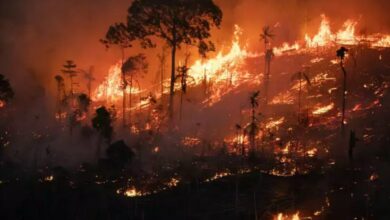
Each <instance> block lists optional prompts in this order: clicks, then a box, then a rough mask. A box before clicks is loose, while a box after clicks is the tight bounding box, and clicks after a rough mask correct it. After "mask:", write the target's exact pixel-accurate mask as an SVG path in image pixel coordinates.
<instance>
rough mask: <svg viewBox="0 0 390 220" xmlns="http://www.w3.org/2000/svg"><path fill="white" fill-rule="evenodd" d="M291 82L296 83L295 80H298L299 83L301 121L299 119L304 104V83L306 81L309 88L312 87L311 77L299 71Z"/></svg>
mask: <svg viewBox="0 0 390 220" xmlns="http://www.w3.org/2000/svg"><path fill="white" fill-rule="evenodd" d="M291 80H293V81H295V80H298V81H299V88H298V120H299V119H300V118H299V115H300V114H301V107H302V106H301V102H302V82H303V81H305V82H306V84H307V86H310V85H311V83H310V79H309V77H308V76H307V75H306V73H304V72H302V71H299V72H297V73H295V74H294V75H293V76H292V77H291Z"/></svg>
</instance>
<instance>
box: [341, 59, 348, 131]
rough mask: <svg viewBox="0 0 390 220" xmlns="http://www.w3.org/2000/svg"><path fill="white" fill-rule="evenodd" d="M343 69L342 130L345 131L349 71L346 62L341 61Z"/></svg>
mask: <svg viewBox="0 0 390 220" xmlns="http://www.w3.org/2000/svg"><path fill="white" fill-rule="evenodd" d="M340 66H341V70H342V71H343V101H342V112H341V131H342V132H343V133H344V127H345V124H344V120H345V106H346V98H347V97H346V96H347V71H346V70H345V68H344V63H343V61H342V60H341V62H340Z"/></svg>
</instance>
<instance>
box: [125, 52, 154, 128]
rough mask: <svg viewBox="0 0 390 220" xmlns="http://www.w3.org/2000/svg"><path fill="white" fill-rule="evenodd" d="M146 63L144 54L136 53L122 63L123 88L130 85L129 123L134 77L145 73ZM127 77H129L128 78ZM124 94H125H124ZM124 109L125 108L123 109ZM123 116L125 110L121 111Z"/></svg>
mask: <svg viewBox="0 0 390 220" xmlns="http://www.w3.org/2000/svg"><path fill="white" fill-rule="evenodd" d="M147 68H148V64H147V62H146V57H145V55H144V54H138V55H136V56H131V57H129V58H128V59H127V60H126V61H125V62H124V63H123V65H122V68H121V70H122V72H123V74H124V76H125V79H124V81H123V82H124V88H123V89H124V90H126V89H127V85H129V87H130V91H129V105H130V106H129V108H130V112H129V122H130V123H131V107H132V94H131V93H132V89H133V82H134V78H135V77H137V75H138V74H140V73H146V71H147ZM128 78H129V79H128ZM124 95H126V94H124ZM124 111H125V110H124ZM123 117H125V112H123Z"/></svg>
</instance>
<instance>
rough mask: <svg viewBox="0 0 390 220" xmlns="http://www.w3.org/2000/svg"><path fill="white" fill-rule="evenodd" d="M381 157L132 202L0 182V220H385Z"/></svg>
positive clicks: (56, 184)
mask: <svg viewBox="0 0 390 220" xmlns="http://www.w3.org/2000/svg"><path fill="white" fill-rule="evenodd" d="M384 157H387V155H381V156H378V155H377V156H373V157H370V160H357V161H354V164H353V165H351V164H348V165H338V164H337V163H336V165H334V166H333V167H332V168H331V169H330V170H328V171H327V172H318V173H311V174H310V175H306V176H295V177H275V176H270V175H267V174H262V173H260V172H252V173H248V174H242V175H239V176H228V177H224V178H221V179H218V180H215V181H213V182H209V183H201V184H195V183H193V184H181V185H179V186H178V187H176V188H174V189H171V190H167V191H163V192H161V193H158V194H154V195H150V196H145V197H137V198H128V197H124V196H123V195H118V194H116V193H115V190H116V189H114V188H113V187H112V186H109V185H98V184H93V183H91V182H88V181H86V182H85V183H84V184H77V186H76V185H74V184H72V181H71V180H69V179H66V177H65V176H63V177H58V176H57V177H56V179H55V180H53V181H51V182H39V181H37V180H36V178H35V177H28V178H25V179H17V180H15V181H9V182H2V184H0V210H1V211H0V219H256V218H255V216H256V215H257V219H273V218H274V217H275V215H276V214H277V213H279V212H282V213H285V214H294V213H296V212H298V211H299V215H300V217H301V219H390V205H389V204H390V187H389V183H390V181H389V179H388V177H386V175H387V174H386V173H383V172H385V170H386V169H381V171H379V172H374V174H375V175H372V174H373V173H372V172H373V169H374V168H375V167H377V166H381V167H382V168H383V167H389V163H388V162H384V161H383V159H384ZM351 167H354V168H353V170H354V171H352V170H351ZM387 171H388V170H387Z"/></svg>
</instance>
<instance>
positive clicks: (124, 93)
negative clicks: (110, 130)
mask: <svg viewBox="0 0 390 220" xmlns="http://www.w3.org/2000/svg"><path fill="white" fill-rule="evenodd" d="M121 53H122V60H121V73H122V84H123V88H122V95H123V97H122V125H123V127H126V88H127V86H126V78H125V73H124V72H123V71H122V67H123V63H124V59H125V53H124V51H123V47H121Z"/></svg>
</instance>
